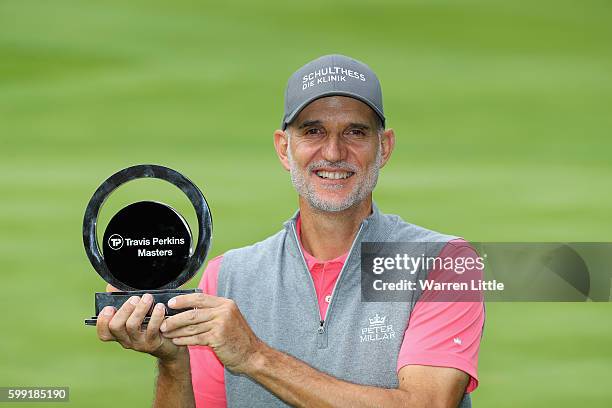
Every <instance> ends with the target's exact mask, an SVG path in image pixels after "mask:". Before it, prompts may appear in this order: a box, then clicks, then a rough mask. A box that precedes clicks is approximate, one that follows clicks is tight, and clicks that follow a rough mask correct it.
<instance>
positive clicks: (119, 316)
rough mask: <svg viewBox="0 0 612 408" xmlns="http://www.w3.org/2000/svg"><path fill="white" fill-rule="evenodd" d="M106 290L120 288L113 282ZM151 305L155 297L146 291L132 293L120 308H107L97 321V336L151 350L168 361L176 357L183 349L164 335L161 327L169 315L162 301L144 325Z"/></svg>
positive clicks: (111, 290) (134, 348) (142, 350)
mask: <svg viewBox="0 0 612 408" xmlns="http://www.w3.org/2000/svg"><path fill="white" fill-rule="evenodd" d="M106 290H107V291H109V292H115V291H117V289H116V288H114V287H112V286H111V285H108V286H107V287H106ZM152 304H153V296H151V295H150V294H148V293H147V294H145V295H144V296H143V297H142V298H140V297H138V296H132V297H131V298H130V299H129V300H128V301H127V302H125V303H124V304H123V306H121V308H119V310H117V311H115V308H113V307H112V306H107V307H105V308H104V309H102V311H101V312H100V315H99V316H98V321H97V323H96V328H97V331H98V338H99V339H100V340H102V341H116V342H118V343H119V344H121V346H123V348H126V349H132V350H136V351H140V352H143V353H148V354H151V355H153V356H155V357H157V358H159V359H160V360H164V361H168V362H170V361H173V360H175V359H176V358H177V356H178V355H179V352H180V350H179V347H178V346H176V345H175V344H173V343H172V341H170V340H168V339H166V338H164V337H163V336H161V332H160V330H159V327H160V326H161V325H162V323H163V321H164V316H165V314H166V310H165V307H164V305H163V304H162V303H158V304H157V305H155V307H154V308H153V312H152V314H151V319H150V320H149V323H148V324H147V326H146V328H143V326H142V322H143V320H144V318H145V316H146V315H147V312H148V311H149V310H150V309H151V306H152Z"/></svg>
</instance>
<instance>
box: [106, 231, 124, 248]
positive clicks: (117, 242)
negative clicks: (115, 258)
mask: <svg viewBox="0 0 612 408" xmlns="http://www.w3.org/2000/svg"><path fill="white" fill-rule="evenodd" d="M108 246H109V247H111V249H114V250H115V251H116V250H118V249H121V247H122V246H123V237H122V236H121V235H119V234H113V235H111V236H110V237H109V238H108Z"/></svg>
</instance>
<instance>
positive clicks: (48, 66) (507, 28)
mask: <svg viewBox="0 0 612 408" xmlns="http://www.w3.org/2000/svg"><path fill="white" fill-rule="evenodd" d="M611 21H612V3H610V2H609V1H606V0H599V1H598V0H591V1H584V0H583V1H566V0H562V1H482V0H481V1H479V0H471V1H468V0H466V1H456V0H446V1H444V0H432V1H398V0H395V1H394V0H390V1H381V0H378V1H374V0H353V1H346V0H345V1H336V2H331V1H322V0H315V1H309V2H293V1H289V2H282V1H268V2H253V1H241V2H237V1H228V2H203V1H172V2H169V1H151V0H148V1H140V0H138V1H129V2H125V1H104V2H86V1H66V0H55V1H27V0H0V198H1V199H0V232H1V235H0V261H1V265H0V267H1V269H0V271H1V273H2V275H1V282H2V284H1V285H2V286H1V287H2V291H1V295H0V308H1V310H2V312H1V315H0V316H1V317H0V323H1V334H0V386H13V385H18V386H36V385H56V386H70V387H71V404H72V405H74V406H88V407H106V406H111V405H114V406H145V405H147V404H149V403H150V401H151V399H152V393H153V381H154V375H155V370H154V361H153V359H152V358H148V356H145V355H139V354H137V353H133V352H126V351H124V350H123V349H121V347H120V346H118V345H116V344H103V343H101V342H99V341H97V339H96V336H95V330H94V329H93V328H90V327H84V326H83V318H85V317H87V316H89V315H91V313H92V309H93V293H94V292H95V291H96V290H103V288H104V282H103V281H102V279H100V278H99V277H98V275H97V274H96V273H95V272H94V271H93V269H92V267H91V266H90V264H89V262H88V261H87V259H86V256H85V254H84V251H83V246H82V241H81V224H82V216H83V212H84V208H85V205H86V204H87V201H88V200H89V198H90V196H91V194H92V193H93V191H94V190H95V189H96V187H97V186H98V185H99V183H100V182H102V180H104V179H105V178H106V177H107V176H109V175H110V174H111V173H113V172H115V171H116V170H118V169H120V168H123V167H126V166H128V165H132V164H138V163H158V164H163V165H167V166H170V167H173V168H175V169H177V170H179V171H181V172H183V173H184V174H185V175H187V176H188V177H190V178H191V179H192V180H193V181H194V182H196V183H197V184H198V185H199V186H200V187H201V188H202V190H203V191H204V193H205V195H206V196H207V199H208V201H209V204H210V206H211V208H212V211H213V216H214V228H215V229H214V240H213V248H212V251H211V253H210V254H211V256H212V255H218V254H221V253H223V252H224V251H226V250H227V249H229V248H232V247H238V246H242V245H246V244H249V243H252V242H254V241H258V240H260V239H262V238H264V237H266V236H267V235H269V234H271V233H273V232H275V231H277V230H278V229H279V228H280V227H281V223H282V222H283V221H284V220H285V219H286V218H288V217H289V216H290V215H291V214H292V212H293V211H294V209H295V207H296V198H295V193H294V191H293V189H292V187H291V185H290V181H289V178H288V175H287V174H286V173H285V172H284V171H283V170H282V169H281V167H280V165H279V164H278V163H277V160H276V157H275V154H274V152H273V149H272V132H273V131H274V129H276V128H277V127H278V125H279V123H280V120H281V115H282V97H283V90H284V86H285V81H286V79H287V77H288V76H289V75H290V74H291V73H292V72H293V71H294V70H295V69H296V68H298V67H299V66H301V65H302V64H303V63H305V62H307V61H308V60H310V59H313V58H315V57H317V56H319V55H323V54H327V53H343V54H348V55H351V56H353V57H355V58H358V59H361V60H363V61H365V62H366V63H368V64H369V65H370V66H371V67H372V68H373V69H374V70H375V71H376V72H377V73H378V75H379V76H380V78H381V81H382V85H383V93H384V96H385V110H386V112H387V115H388V124H389V125H390V126H391V127H393V128H394V129H395V130H396V134H397V148H396V151H395V153H394V157H393V159H392V161H391V162H390V164H389V165H388V166H387V167H386V168H385V169H384V170H383V173H382V176H381V179H380V183H379V186H378V188H377V190H376V194H375V199H376V200H377V202H378V204H379V206H380V207H382V209H383V210H384V211H386V212H391V213H397V214H400V215H401V216H403V217H404V218H405V219H406V220H409V221H410V222H413V223H416V224H420V225H423V226H426V227H429V228H432V229H437V230H441V231H444V232H447V233H452V234H459V235H462V236H464V237H465V238H467V239H470V240H474V241H485V240H496V241H538V240H539V241H611V240H612V217H611V216H610V209H611V208H612V189H611V187H612V165H611V153H612V141H611V140H610V136H611V134H610V133H611V130H612V115H611V114H610V113H611V106H612V76H611V72H612V46H611V44H612V42H611V40H612V24H611V23H610V22H611ZM138 183H139V182H135V183H134V184H133V185H128V186H125V188H124V189H122V190H120V191H118V192H117V194H116V196H113V197H112V198H111V200H110V201H109V206H108V207H107V208H105V212H104V214H105V215H104V217H106V218H105V219H108V216H109V214H111V213H112V211H113V209H117V208H120V207H121V206H122V205H124V204H126V203H128V202H131V201H133V200H137V199H141V198H143V195H145V197H144V198H148V197H150V195H152V194H153V195H155V197H156V198H157V197H159V198H164V197H165V196H164V194H166V193H167V194H168V199H164V201H167V202H169V203H170V204H172V205H175V206H176V207H178V209H179V210H181V211H185V212H187V213H189V211H190V209H189V205H188V203H187V202H186V200H185V199H183V198H182V197H181V196H180V194H178V193H177V192H176V191H175V190H174V188H173V187H171V186H169V185H165V184H164V185H161V184H163V182H159V183H155V182H145V181H143V182H140V184H138ZM173 194H174V195H173ZM190 216H193V215H192V214H190ZM104 217H103V218H104ZM199 278H200V275H198V277H197V278H195V279H193V280H192V281H190V282H189V283H188V285H187V286H189V287H194V286H195V285H197V282H198V281H199ZM487 312H488V314H487V318H488V320H487V324H486V331H485V336H484V339H483V342H482V349H481V354H480V367H479V371H480V384H481V385H480V387H479V388H478V390H477V391H476V392H475V393H474V394H473V399H474V401H475V403H476V406H479V407H543V406H555V407H575V406H577V405H580V406H589V407H604V406H610V405H611V404H612V387H610V384H611V383H612V381H611V380H612V374H611V373H612V369H611V368H612V351H611V344H612V318H611V312H612V307H611V305H610V304H609V303H599V304H595V303H584V304H580V303H566V304H559V303H554V304H553V303H548V304H544V303H539V304H536V303H494V304H490V305H489V306H488V308H487ZM20 406H25V405H20Z"/></svg>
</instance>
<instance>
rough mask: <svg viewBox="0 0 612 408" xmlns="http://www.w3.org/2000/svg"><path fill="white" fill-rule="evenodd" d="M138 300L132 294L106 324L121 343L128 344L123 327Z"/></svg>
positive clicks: (127, 337) (128, 339)
mask: <svg viewBox="0 0 612 408" xmlns="http://www.w3.org/2000/svg"><path fill="white" fill-rule="evenodd" d="M139 301H140V298H139V297H138V296H132V297H131V298H129V299H128V301H127V302H125V303H124V304H123V305H122V306H121V307H120V308H119V310H117V312H116V313H115V315H114V316H113V318H112V319H111V321H110V323H109V324H108V328H109V329H110V332H111V334H112V335H113V336H115V338H116V339H117V340H118V341H119V342H120V343H121V344H122V345H129V344H130V338H129V336H128V334H127V331H126V329H125V323H126V322H127V319H128V318H129V317H130V316H131V314H132V312H133V311H134V308H135V307H136V305H137V304H138V302H139Z"/></svg>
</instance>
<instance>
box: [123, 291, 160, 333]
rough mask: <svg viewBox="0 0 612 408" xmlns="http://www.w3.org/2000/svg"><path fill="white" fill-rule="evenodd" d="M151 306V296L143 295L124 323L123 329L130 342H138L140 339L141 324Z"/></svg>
mask: <svg viewBox="0 0 612 408" xmlns="http://www.w3.org/2000/svg"><path fill="white" fill-rule="evenodd" d="M152 304H153V296H151V294H150V293H145V294H144V295H143V296H142V298H141V299H140V302H138V304H137V305H136V307H135V308H134V311H133V312H132V314H131V315H130V317H128V319H127V321H126V322H125V329H126V331H127V334H128V336H130V339H131V340H132V341H136V340H139V339H140V338H141V337H142V336H141V334H142V330H141V329H142V322H143V320H144V318H145V316H146V315H147V313H149V310H150V309H151V305H152Z"/></svg>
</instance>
